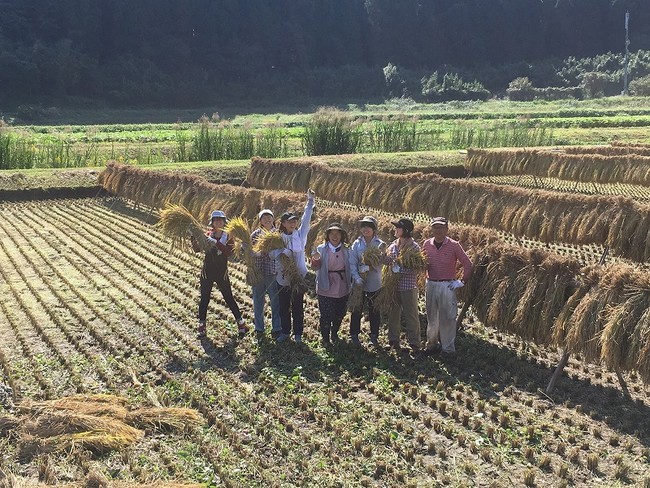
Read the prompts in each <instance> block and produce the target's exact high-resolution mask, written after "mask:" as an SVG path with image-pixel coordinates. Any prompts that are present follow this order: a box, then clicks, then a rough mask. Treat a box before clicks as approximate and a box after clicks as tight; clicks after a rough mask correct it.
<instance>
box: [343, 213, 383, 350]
mask: <svg viewBox="0 0 650 488" xmlns="http://www.w3.org/2000/svg"><path fill="white" fill-rule="evenodd" d="M359 224H360V226H361V235H360V236H359V237H358V238H357V239H356V240H355V241H354V242H353V243H352V248H351V249H350V272H351V274H352V281H353V283H354V287H355V288H356V290H355V291H354V292H353V293H355V292H357V293H358V292H360V293H361V296H360V303H358V304H354V305H353V306H352V313H351V315H350V338H351V341H352V343H354V344H360V343H361V341H360V340H359V334H360V333H361V316H362V315H363V309H364V306H365V304H366V303H368V320H369V322H370V343H371V344H372V345H374V346H379V326H380V323H381V314H380V311H379V307H377V306H375V299H376V298H377V295H378V294H379V290H380V288H381V268H382V265H383V264H384V252H385V248H386V243H385V242H384V241H382V240H381V239H380V238H379V237H377V219H376V218H375V217H373V216H370V215H368V216H366V217H364V218H363V219H361V220H360V221H359Z"/></svg>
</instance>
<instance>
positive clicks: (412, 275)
mask: <svg viewBox="0 0 650 488" xmlns="http://www.w3.org/2000/svg"><path fill="white" fill-rule="evenodd" d="M391 224H393V225H394V226H395V237H396V238H397V239H395V240H394V241H393V242H392V243H391V245H390V246H389V247H388V251H387V254H388V260H389V262H390V263H392V265H391V270H392V272H393V273H397V274H399V281H398V283H397V288H396V290H397V294H396V297H395V299H396V305H395V306H393V307H392V309H391V311H390V314H389V316H388V343H389V345H390V347H392V348H393V349H395V350H397V351H401V349H402V348H401V346H400V330H401V318H402V314H403V315H404V319H405V320H404V321H405V326H406V338H407V340H408V343H409V346H410V347H411V351H412V352H413V353H418V352H419V351H420V318H419V316H418V283H417V278H418V273H417V271H416V270H414V269H409V268H406V267H402V266H400V265H399V264H398V263H397V262H396V261H398V259H399V257H400V255H401V254H403V253H405V252H406V251H410V252H417V253H419V252H420V246H419V245H418V243H417V242H415V241H414V240H413V229H414V228H415V226H414V224H413V221H411V220H410V219H406V218H402V219H399V220H397V221H395V222H391Z"/></svg>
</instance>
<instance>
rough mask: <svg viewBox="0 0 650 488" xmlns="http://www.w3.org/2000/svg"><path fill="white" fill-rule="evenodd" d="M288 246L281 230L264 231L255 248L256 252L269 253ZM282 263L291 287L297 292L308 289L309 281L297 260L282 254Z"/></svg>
mask: <svg viewBox="0 0 650 488" xmlns="http://www.w3.org/2000/svg"><path fill="white" fill-rule="evenodd" d="M285 247H286V245H285V243H284V240H283V239H282V236H281V235H280V233H279V232H276V231H273V232H263V233H262V235H261V236H260V237H259V239H258V240H257V242H256V243H255V245H254V246H253V250H254V251H255V252H262V253H269V252H271V251H275V250H277V249H284V248H285ZM280 263H281V264H282V268H283V270H284V275H285V276H286V277H287V279H288V280H289V283H290V286H291V289H292V290H293V291H295V292H299V291H300V292H302V291H305V290H306V289H307V282H306V281H305V278H304V277H303V276H302V275H301V274H300V272H299V271H298V266H296V261H295V260H294V259H293V258H290V257H289V256H285V255H284V254H280Z"/></svg>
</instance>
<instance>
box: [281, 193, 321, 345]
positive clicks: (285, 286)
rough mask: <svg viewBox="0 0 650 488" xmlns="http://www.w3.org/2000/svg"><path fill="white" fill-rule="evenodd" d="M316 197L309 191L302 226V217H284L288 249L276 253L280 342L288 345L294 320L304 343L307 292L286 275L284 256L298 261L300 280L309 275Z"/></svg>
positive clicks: (296, 334)
mask: <svg viewBox="0 0 650 488" xmlns="http://www.w3.org/2000/svg"><path fill="white" fill-rule="evenodd" d="M314 196H315V194H314V192H313V191H312V190H311V189H309V190H308V191H307V203H306V204H305V211H304V213H303V215H302V219H301V220H300V225H298V216H297V215H296V214H294V213H292V212H285V213H283V214H282V216H280V234H281V235H282V240H283V241H284V245H285V247H284V249H282V250H279V251H277V252H275V253H274V257H275V259H276V266H277V271H278V274H277V281H278V285H279V286H280V289H279V292H278V297H279V302H280V323H281V325H282V333H281V334H280V335H279V336H278V342H284V341H286V340H288V339H289V337H290V336H291V325H292V319H293V334H294V340H295V341H296V343H301V342H302V333H303V329H304V320H305V311H304V304H303V298H304V295H305V291H306V290H305V289H304V287H303V286H300V285H298V286H296V283H292V280H291V276H289V275H288V274H287V273H286V272H285V269H284V266H283V265H282V260H281V259H280V254H284V255H285V256H287V257H289V258H291V259H293V260H294V262H295V264H296V268H297V272H298V274H299V277H300V278H302V279H304V277H305V276H306V275H307V264H306V262H305V246H306V245H307V235H308V234H309V226H310V222H311V215H312V213H313V211H314ZM292 284H293V285H294V286H292Z"/></svg>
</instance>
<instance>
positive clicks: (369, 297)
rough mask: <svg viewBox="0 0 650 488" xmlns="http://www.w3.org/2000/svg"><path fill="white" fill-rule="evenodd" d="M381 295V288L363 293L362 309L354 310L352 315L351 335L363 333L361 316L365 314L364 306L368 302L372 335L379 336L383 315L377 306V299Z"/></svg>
mask: <svg viewBox="0 0 650 488" xmlns="http://www.w3.org/2000/svg"><path fill="white" fill-rule="evenodd" d="M377 295H379V290H377V291H371V292H365V293H364V294H363V303H362V304H361V311H359V312H352V314H351V315H350V335H351V336H355V335H359V334H360V333H361V317H362V316H363V307H365V305H366V302H367V303H368V318H369V319H370V335H371V336H377V337H378V336H379V325H380V323H381V315H380V313H379V308H378V307H375V299H376V298H377Z"/></svg>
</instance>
